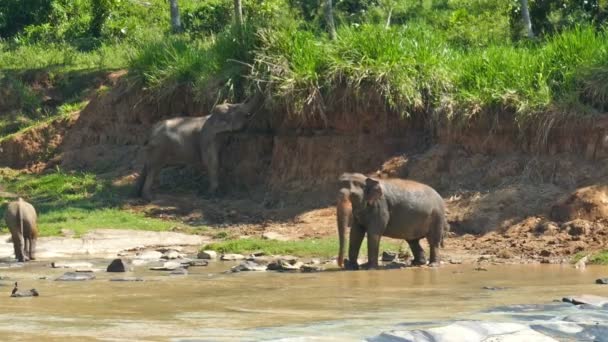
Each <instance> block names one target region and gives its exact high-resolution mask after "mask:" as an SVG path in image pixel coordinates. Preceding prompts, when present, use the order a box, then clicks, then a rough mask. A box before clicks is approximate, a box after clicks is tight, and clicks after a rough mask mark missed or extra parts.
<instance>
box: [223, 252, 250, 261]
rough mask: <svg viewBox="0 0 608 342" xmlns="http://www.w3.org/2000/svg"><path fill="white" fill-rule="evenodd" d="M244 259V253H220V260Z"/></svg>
mask: <svg viewBox="0 0 608 342" xmlns="http://www.w3.org/2000/svg"><path fill="white" fill-rule="evenodd" d="M243 259H245V256H244V255H241V254H222V257H221V260H224V261H236V260H243Z"/></svg>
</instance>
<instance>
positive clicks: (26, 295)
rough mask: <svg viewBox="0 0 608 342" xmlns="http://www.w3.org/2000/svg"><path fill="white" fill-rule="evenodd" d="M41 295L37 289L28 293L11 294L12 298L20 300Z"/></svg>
mask: <svg viewBox="0 0 608 342" xmlns="http://www.w3.org/2000/svg"><path fill="white" fill-rule="evenodd" d="M39 295H40V294H39V293H38V291H36V289H30V290H29V291H26V292H15V293H11V297H13V298H20V297H38V296H39Z"/></svg>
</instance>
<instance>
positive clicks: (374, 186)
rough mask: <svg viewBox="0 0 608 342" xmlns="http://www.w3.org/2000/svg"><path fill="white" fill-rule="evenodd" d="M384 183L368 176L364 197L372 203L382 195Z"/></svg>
mask: <svg viewBox="0 0 608 342" xmlns="http://www.w3.org/2000/svg"><path fill="white" fill-rule="evenodd" d="M382 194H383V192H382V185H381V184H380V182H379V181H377V180H375V179H372V178H367V179H366V180H365V192H364V199H365V201H366V202H367V203H369V204H372V203H373V202H376V201H378V200H379V199H380V198H381V197H382Z"/></svg>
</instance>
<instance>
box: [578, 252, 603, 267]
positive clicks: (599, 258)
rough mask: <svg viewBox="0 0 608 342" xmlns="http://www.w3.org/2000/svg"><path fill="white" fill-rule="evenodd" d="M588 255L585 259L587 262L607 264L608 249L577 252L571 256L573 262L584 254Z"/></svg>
mask: <svg viewBox="0 0 608 342" xmlns="http://www.w3.org/2000/svg"><path fill="white" fill-rule="evenodd" d="M586 255H589V259H588V260H587V263H588V264H591V265H608V250H602V251H596V252H592V253H590V252H578V253H576V254H575V255H574V257H573V258H572V261H573V263H576V262H577V261H579V260H581V259H582V258H583V257H584V256H586Z"/></svg>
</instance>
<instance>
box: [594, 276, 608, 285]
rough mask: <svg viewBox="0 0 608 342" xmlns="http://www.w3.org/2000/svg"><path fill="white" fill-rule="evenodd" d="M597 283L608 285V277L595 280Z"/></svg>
mask: <svg viewBox="0 0 608 342" xmlns="http://www.w3.org/2000/svg"><path fill="white" fill-rule="evenodd" d="M595 283H596V284H602V285H608V278H600V279H597V280H596V281H595Z"/></svg>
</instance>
